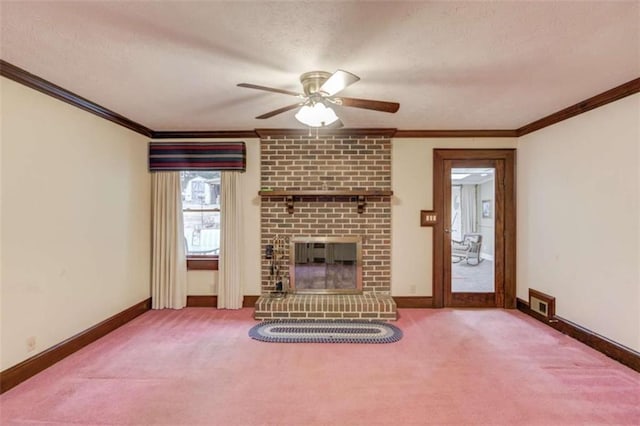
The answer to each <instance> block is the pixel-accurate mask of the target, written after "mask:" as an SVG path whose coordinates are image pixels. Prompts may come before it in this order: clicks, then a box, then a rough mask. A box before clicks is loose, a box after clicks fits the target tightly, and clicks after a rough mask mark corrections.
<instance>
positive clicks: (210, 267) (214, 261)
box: [182, 207, 221, 271]
mask: <svg viewBox="0 0 640 426" xmlns="http://www.w3.org/2000/svg"><path fill="white" fill-rule="evenodd" d="M185 213H218V214H221V211H220V208H219V207H218V208H204V209H197V208H195V209H194V208H193V207H188V208H184V207H183V208H182V215H183V217H184V214H185ZM183 229H184V228H183ZM185 256H186V259H187V271H217V270H218V263H219V262H218V261H219V255H217V254H211V255H197V254H188V253H185Z"/></svg>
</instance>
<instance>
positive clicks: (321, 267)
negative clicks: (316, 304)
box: [289, 237, 362, 294]
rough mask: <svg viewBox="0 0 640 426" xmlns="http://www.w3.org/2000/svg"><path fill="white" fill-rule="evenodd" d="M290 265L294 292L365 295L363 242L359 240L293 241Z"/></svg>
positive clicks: (316, 239)
mask: <svg viewBox="0 0 640 426" xmlns="http://www.w3.org/2000/svg"><path fill="white" fill-rule="evenodd" d="M289 264H290V265H289V269H290V270H289V278H290V285H291V290H292V291H293V292H294V293H307V294H360V293H362V241H361V239H360V238H359V237H296V238H292V239H291V248H290V252H289Z"/></svg>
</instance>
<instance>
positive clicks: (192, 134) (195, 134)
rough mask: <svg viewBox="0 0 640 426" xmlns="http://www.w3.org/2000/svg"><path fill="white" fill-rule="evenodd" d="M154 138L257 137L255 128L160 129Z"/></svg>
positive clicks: (154, 134) (153, 133)
mask: <svg viewBox="0 0 640 426" xmlns="http://www.w3.org/2000/svg"><path fill="white" fill-rule="evenodd" d="M151 137H152V138H153V139H198V138H203V139H204V138H208V139H219V138H220V139H230V138H257V137H258V134H257V133H256V131H255V130H159V131H153V132H152V134H151Z"/></svg>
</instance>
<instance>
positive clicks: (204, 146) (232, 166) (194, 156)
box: [149, 142, 247, 172]
mask: <svg viewBox="0 0 640 426" xmlns="http://www.w3.org/2000/svg"><path fill="white" fill-rule="evenodd" d="M246 163H247V150H246V147H245V145H244V142H216V143H210V142H206V143H199V142H169V143H167V142H149V170H150V171H152V172H160V171H167V170H241V171H244V170H245V169H246Z"/></svg>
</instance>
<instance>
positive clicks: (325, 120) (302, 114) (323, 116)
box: [295, 103, 338, 127]
mask: <svg viewBox="0 0 640 426" xmlns="http://www.w3.org/2000/svg"><path fill="white" fill-rule="evenodd" d="M295 117H296V120H298V121H299V122H300V123H302V124H304V125H305V126H309V127H325V126H329V125H331V124H333V123H335V122H336V121H338V116H337V115H336V113H335V111H334V110H333V109H332V108H330V107H327V106H325V105H324V104H322V103H316V104H314V105H312V106H311V105H305V106H303V107H302V108H300V111H298V112H297V113H296V115H295Z"/></svg>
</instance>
